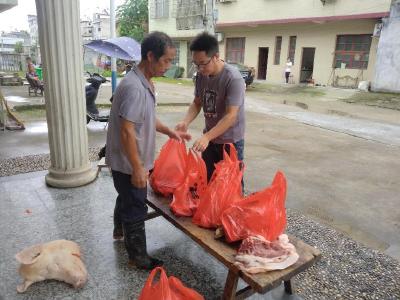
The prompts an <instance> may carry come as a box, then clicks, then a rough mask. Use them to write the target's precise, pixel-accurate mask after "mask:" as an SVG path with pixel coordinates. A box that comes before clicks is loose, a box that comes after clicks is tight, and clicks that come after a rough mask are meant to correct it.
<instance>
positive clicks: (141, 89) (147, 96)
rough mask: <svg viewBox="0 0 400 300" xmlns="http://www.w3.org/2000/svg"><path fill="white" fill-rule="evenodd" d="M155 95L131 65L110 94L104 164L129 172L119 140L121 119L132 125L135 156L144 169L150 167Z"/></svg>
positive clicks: (153, 133)
mask: <svg viewBox="0 0 400 300" xmlns="http://www.w3.org/2000/svg"><path fill="white" fill-rule="evenodd" d="M155 103H156V102H155V96H154V94H153V92H152V90H151V88H150V84H149V82H148V81H147V79H146V78H145V77H144V75H143V73H142V72H141V71H140V70H139V69H138V68H137V67H135V68H133V69H132V71H131V72H129V73H128V74H127V75H126V77H125V78H124V79H123V80H122V81H121V82H120V84H119V85H118V87H117V89H116V90H115V93H114V98H113V103H112V107H111V112H110V119H109V125H108V132H107V150H106V163H107V164H108V165H109V166H110V167H111V169H112V170H114V171H119V172H122V173H125V174H129V175H130V174H132V166H131V164H130V163H129V160H128V158H127V157H126V156H125V154H124V152H123V150H122V146H121V140H120V134H121V133H120V132H121V118H123V119H125V120H127V121H130V122H133V123H134V124H135V131H136V142H137V145H138V150H139V156H140V159H141V161H142V163H143V165H144V168H145V169H146V170H150V169H152V168H153V163H154V152H155V137H156V115H155Z"/></svg>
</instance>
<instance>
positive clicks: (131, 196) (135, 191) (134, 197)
mask: <svg viewBox="0 0 400 300" xmlns="http://www.w3.org/2000/svg"><path fill="white" fill-rule="evenodd" d="M112 175H113V181H114V187H115V189H116V190H117V193H118V197H117V200H116V204H115V210H116V213H117V217H118V219H120V220H121V221H122V222H128V223H131V222H133V223H136V222H140V221H143V220H144V218H145V217H146V215H147V210H148V207H147V205H146V199H147V187H146V188H136V187H134V186H133V185H132V184H131V175H127V174H124V173H121V172H118V171H112Z"/></svg>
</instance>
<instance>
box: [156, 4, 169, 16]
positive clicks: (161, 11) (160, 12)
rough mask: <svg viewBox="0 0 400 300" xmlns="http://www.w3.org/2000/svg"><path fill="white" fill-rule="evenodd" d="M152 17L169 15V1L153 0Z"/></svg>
mask: <svg viewBox="0 0 400 300" xmlns="http://www.w3.org/2000/svg"><path fill="white" fill-rule="evenodd" d="M154 10H155V11H154V17H155V18H156V19H160V18H168V17H169V1H168V0H154Z"/></svg>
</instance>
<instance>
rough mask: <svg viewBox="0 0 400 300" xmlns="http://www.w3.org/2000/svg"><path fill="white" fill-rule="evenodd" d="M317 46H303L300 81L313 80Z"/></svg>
mask: <svg viewBox="0 0 400 300" xmlns="http://www.w3.org/2000/svg"><path fill="white" fill-rule="evenodd" d="M314 56H315V48H303V55H302V59H301V69H300V82H311V81H312V77H313V72H314Z"/></svg>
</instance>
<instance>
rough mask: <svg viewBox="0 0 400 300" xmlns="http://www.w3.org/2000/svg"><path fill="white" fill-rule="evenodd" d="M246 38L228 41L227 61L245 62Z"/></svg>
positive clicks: (228, 39) (229, 39)
mask: <svg viewBox="0 0 400 300" xmlns="http://www.w3.org/2000/svg"><path fill="white" fill-rule="evenodd" d="M244 48H245V38H227V39H226V61H227V62H230V63H241V64H243V62H244Z"/></svg>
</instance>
